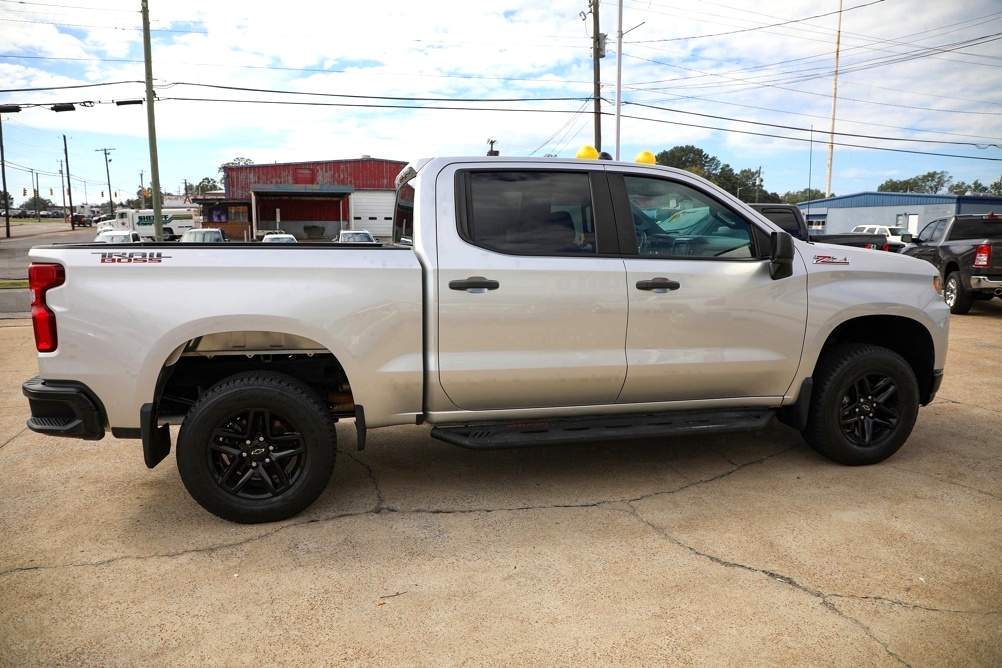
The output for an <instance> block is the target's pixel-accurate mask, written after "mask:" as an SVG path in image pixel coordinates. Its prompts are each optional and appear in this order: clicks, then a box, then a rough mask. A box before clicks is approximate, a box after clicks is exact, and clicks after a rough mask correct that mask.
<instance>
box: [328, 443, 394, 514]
mask: <svg viewBox="0 0 1002 668" xmlns="http://www.w3.org/2000/svg"><path fill="white" fill-rule="evenodd" d="M338 454H339V455H341V456H342V457H347V458H348V459H350V460H351V461H353V462H355V463H356V464H358V465H359V466H361V467H362V468H363V469H365V473H366V476H367V477H368V478H369V480H371V481H372V487H373V489H375V490H376V508H375V510H374V511H372V512H375V513H379V512H380V511H381V510H382V509H383V506H384V504H385V503H386V501H385V499H384V498H383V490H381V489H380V488H379V480H377V479H376V472H375V471H373V470H372V467H371V466H369V465H368V464H367V463H365V462H364V461H362V460H361V459H359V458H358V457H356V456H355V455H354V454H352V453H351V452H348V451H345V450H338Z"/></svg>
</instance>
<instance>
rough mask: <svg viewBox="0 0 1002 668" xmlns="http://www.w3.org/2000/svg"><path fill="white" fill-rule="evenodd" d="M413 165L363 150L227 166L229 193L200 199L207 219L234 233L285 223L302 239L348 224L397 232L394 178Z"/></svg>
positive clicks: (254, 234) (379, 233)
mask: <svg viewBox="0 0 1002 668" xmlns="http://www.w3.org/2000/svg"><path fill="white" fill-rule="evenodd" d="M406 165H407V163H406V162H402V161H399V160H382V159H378V158H370V157H368V156H362V158H360V159H354V160H330V161H322V162H320V161H318V162H291V163H281V164H279V163H276V164H270V165H240V166H234V167H224V168H223V174H224V175H223V179H224V183H225V187H226V195H225V197H224V198H222V199H219V198H215V199H210V198H203V199H198V200H195V201H196V202H197V203H198V204H199V205H201V207H202V221H203V222H202V225H203V226H205V227H221V228H223V229H225V230H226V233H227V234H228V235H229V236H230V238H232V239H257V238H260V237H261V236H263V235H264V233H266V232H267V231H269V230H276V229H281V230H284V231H286V232H289V233H291V234H294V235H296V237H298V238H300V239H317V240H320V239H330V238H333V237H335V236H337V234H338V232H340V231H341V230H342V229H367V230H369V231H370V232H372V234H373V235H374V236H375V237H377V238H383V239H386V238H389V236H390V235H391V232H392V229H391V228H392V216H393V197H394V187H393V182H394V179H396V177H397V174H398V173H400V170H401V169H403V168H404V167H405V166H406Z"/></svg>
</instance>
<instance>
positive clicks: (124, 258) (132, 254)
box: [92, 251, 170, 264]
mask: <svg viewBox="0 0 1002 668" xmlns="http://www.w3.org/2000/svg"><path fill="white" fill-rule="evenodd" d="M92 255H100V256H101V264H160V263H161V262H163V261H164V260H166V259H170V255H164V254H163V253H161V252H160V251H128V252H114V251H108V252H105V253H92Z"/></svg>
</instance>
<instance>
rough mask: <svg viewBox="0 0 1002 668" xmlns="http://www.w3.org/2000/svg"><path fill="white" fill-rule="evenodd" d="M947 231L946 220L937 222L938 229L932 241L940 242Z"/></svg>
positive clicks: (933, 234)
mask: <svg viewBox="0 0 1002 668" xmlns="http://www.w3.org/2000/svg"><path fill="white" fill-rule="evenodd" d="M945 230H946V219H945V218H944V219H943V220H940V221H937V222H936V229H935V230H933V232H932V239H931V240H932V241H939V240H940V239H942V238H943V232H944V231H945Z"/></svg>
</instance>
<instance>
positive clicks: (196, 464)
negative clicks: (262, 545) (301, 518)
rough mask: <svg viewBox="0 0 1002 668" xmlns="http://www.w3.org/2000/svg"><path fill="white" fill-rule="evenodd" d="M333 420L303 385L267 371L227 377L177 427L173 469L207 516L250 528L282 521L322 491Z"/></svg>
mask: <svg viewBox="0 0 1002 668" xmlns="http://www.w3.org/2000/svg"><path fill="white" fill-rule="evenodd" d="M336 438H337V437H336V432H335V429H334V420H333V418H332V417H331V415H330V411H329V410H328V409H327V406H326V405H325V404H324V402H323V401H322V400H321V399H320V397H318V396H317V394H316V393H315V392H313V390H311V389H310V388H309V387H308V386H307V385H305V384H304V383H302V382H300V381H298V380H296V379H294V378H292V377H290V376H286V375H284V374H280V373H274V372H247V373H243V374H238V375H236V376H232V377H230V378H228V379H226V380H224V381H222V382H220V383H219V384H217V385H216V386H214V387H213V388H211V389H210V390H209V391H208V392H206V393H205V394H204V395H202V397H201V398H200V399H199V400H198V401H197V402H196V403H195V405H194V406H192V408H191V410H190V411H189V412H188V414H187V416H186V417H185V419H184V422H183V423H182V424H181V431H180V433H179V434H178V442H177V465H178V471H179V473H180V474H181V480H182V481H183V482H184V486H185V487H186V488H187V489H188V492H189V493H190V494H191V496H192V497H193V498H194V499H195V500H196V501H197V502H198V503H199V505H201V506H202V507H203V508H205V509H206V510H208V511H209V512H210V513H212V514H214V515H217V516H219V517H221V518H223V519H226V520H230V521H231V522H240V523H244V524H255V523H259V522H275V521H278V520H283V519H287V518H289V517H292V516H293V515H295V514H297V513H299V512H300V511H302V510H303V509H305V508H306V507H307V506H309V505H310V504H311V503H313V502H314V501H315V500H316V498H317V497H318V496H320V494H321V492H323V491H324V488H325V487H326V486H327V483H328V481H329V480H330V477H331V472H332V471H333V469H334V457H335V454H336Z"/></svg>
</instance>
